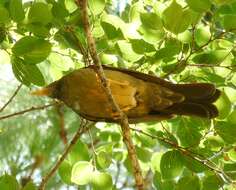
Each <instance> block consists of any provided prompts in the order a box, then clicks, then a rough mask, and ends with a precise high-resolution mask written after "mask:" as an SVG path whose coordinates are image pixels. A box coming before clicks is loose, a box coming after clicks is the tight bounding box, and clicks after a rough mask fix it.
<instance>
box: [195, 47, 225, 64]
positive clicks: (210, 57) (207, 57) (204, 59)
mask: <svg viewBox="0 0 236 190" xmlns="http://www.w3.org/2000/svg"><path fill="white" fill-rule="evenodd" d="M228 54H229V51H228V50H209V51H207V52H203V53H200V54H197V55H196V56H194V57H193V61H194V62H195V63H198V64H220V63H221V62H222V61H224V59H225V57H226V56H227V55H228Z"/></svg>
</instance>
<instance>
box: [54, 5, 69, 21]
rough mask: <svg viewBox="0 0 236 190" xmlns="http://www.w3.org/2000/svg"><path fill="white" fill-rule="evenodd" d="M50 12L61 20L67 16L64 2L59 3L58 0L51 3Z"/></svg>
mask: <svg viewBox="0 0 236 190" xmlns="http://www.w3.org/2000/svg"><path fill="white" fill-rule="evenodd" d="M52 14H53V16H54V18H56V19H61V20H62V21H63V22H64V20H63V19H64V18H65V17H67V16H69V12H68V11H67V10H66V7H65V5H64V3H60V1H59V2H54V3H53V7H52Z"/></svg>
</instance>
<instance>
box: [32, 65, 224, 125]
mask: <svg viewBox="0 0 236 190" xmlns="http://www.w3.org/2000/svg"><path fill="white" fill-rule="evenodd" d="M94 69H95V66H89V67H86V68H82V69H78V70H75V71H73V72H72V73H70V74H68V75H66V76H64V77H62V78H61V79H60V80H58V81H55V82H53V83H51V84H49V85H48V86H46V87H44V88H42V89H40V90H37V91H35V92H33V93H32V94H34V95H46V96H49V97H52V98H56V99H58V100H61V101H63V102H64V103H65V104H66V105H67V106H68V107H70V108H72V109H73V110H74V111H75V112H76V113H78V114H79V115H81V116H82V117H84V118H86V119H88V120H92V121H105V122H118V121H117V120H116V119H115V118H114V115H115V114H114V113H113V112H112V110H111V106H110V103H109V102H108V100H107V96H106V94H105V92H104V89H103V88H102V84H101V82H100V79H99V77H98V75H97V74H96V72H95V70H94ZM103 69H104V72H105V75H106V78H107V80H108V84H109V87H110V89H111V92H112V95H113V97H114V99H115V101H116V103H117V104H118V105H119V107H120V108H121V110H122V111H123V112H124V113H125V114H126V115H127V117H128V119H129V122H130V123H139V122H146V121H160V120H166V119H169V118H172V117H173V116H175V115H187V116H198V117H202V118H208V119H211V118H215V117H217V116H218V110H217V108H216V107H215V105H213V103H214V102H215V101H216V100H217V99H218V98H219V96H220V91H219V90H218V89H216V88H215V86H214V85H213V84H209V83H190V84H173V83H171V82H169V81H166V80H164V79H161V78H158V77H155V76H151V75H147V74H144V73H140V72H137V71H132V70H128V69H121V68H114V67H108V66H103Z"/></svg>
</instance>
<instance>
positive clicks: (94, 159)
mask: <svg viewBox="0 0 236 190" xmlns="http://www.w3.org/2000/svg"><path fill="white" fill-rule="evenodd" d="M88 134H89V138H90V141H91V147H92V151H93V166H94V168H95V169H97V164H96V156H97V153H96V150H95V147H94V144H93V137H92V134H91V130H90V129H89V130H88Z"/></svg>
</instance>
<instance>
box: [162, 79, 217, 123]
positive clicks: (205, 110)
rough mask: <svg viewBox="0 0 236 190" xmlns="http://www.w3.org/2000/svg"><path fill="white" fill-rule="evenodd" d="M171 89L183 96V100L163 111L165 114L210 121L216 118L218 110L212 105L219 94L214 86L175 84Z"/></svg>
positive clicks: (205, 84)
mask: <svg viewBox="0 0 236 190" xmlns="http://www.w3.org/2000/svg"><path fill="white" fill-rule="evenodd" d="M171 89H172V90H174V91H175V92H178V93H180V94H182V95H184V97H185V100H184V101H183V102H179V103H176V104H173V105H172V106H170V107H169V108H167V109H165V110H164V112H165V113H169V114H177V115H189V116H198V117H203V118H210V119H211V118H215V117H217V116H218V114H219V113H218V110H217V108H216V106H215V105H213V103H214V102H215V101H216V100H217V99H218V98H219V96H220V94H221V92H220V90H218V89H216V88H215V86H214V85H212V84H207V83H196V84H177V85H174V86H173V87H172V88H171Z"/></svg>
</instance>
